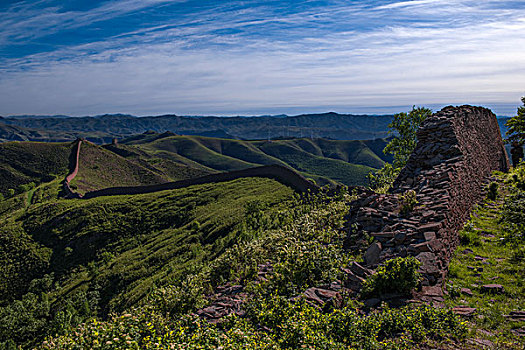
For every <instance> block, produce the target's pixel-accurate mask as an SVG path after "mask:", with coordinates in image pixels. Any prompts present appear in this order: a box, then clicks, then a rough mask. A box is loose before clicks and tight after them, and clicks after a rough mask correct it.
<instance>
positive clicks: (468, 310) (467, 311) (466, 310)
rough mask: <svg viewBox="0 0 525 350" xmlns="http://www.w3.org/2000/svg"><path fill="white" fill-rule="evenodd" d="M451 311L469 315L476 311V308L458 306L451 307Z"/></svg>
mask: <svg viewBox="0 0 525 350" xmlns="http://www.w3.org/2000/svg"><path fill="white" fill-rule="evenodd" d="M452 312H454V313H455V314H456V315H460V316H465V317H471V316H473V315H474V314H475V313H476V312H477V309H476V308H474V307H466V306H458V307H455V308H453V309H452Z"/></svg>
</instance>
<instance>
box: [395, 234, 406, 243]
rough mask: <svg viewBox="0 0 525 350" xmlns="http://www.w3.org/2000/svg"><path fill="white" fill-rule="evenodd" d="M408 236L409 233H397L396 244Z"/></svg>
mask: <svg viewBox="0 0 525 350" xmlns="http://www.w3.org/2000/svg"><path fill="white" fill-rule="evenodd" d="M406 236H407V235H406V234H405V233H404V232H399V233H396V235H395V236H394V243H395V244H401V243H403V242H404V241H405V239H406Z"/></svg>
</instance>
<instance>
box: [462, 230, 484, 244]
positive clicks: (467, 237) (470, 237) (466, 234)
mask: <svg viewBox="0 0 525 350" xmlns="http://www.w3.org/2000/svg"><path fill="white" fill-rule="evenodd" d="M459 241H460V243H461V245H467V246H468V245H473V246H476V247H477V246H480V245H481V239H480V238H479V235H478V234H477V233H476V232H473V231H468V230H462V231H460V232H459Z"/></svg>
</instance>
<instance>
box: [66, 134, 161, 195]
mask: <svg viewBox="0 0 525 350" xmlns="http://www.w3.org/2000/svg"><path fill="white" fill-rule="evenodd" d="M169 180H170V179H169V178H168V177H167V176H165V175H163V174H161V173H159V172H158V171H154V170H153V169H148V168H145V167H143V166H142V165H140V164H138V163H135V162H133V161H130V160H127V159H126V158H124V157H121V156H119V155H117V154H115V153H113V152H110V151H108V150H106V149H104V148H102V147H100V146H95V145H93V144H90V143H87V142H84V143H83V144H82V146H81V147H80V158H79V168H78V174H77V176H76V177H75V179H74V180H73V181H72V187H73V188H76V189H77V190H78V192H80V193H85V192H88V191H93V190H98V189H102V188H106V187H115V186H140V185H151V184H157V183H162V182H167V181H169Z"/></svg>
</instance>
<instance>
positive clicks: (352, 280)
mask: <svg viewBox="0 0 525 350" xmlns="http://www.w3.org/2000/svg"><path fill="white" fill-rule="evenodd" d="M343 271H344V272H346V281H345V286H346V287H347V288H349V289H351V290H353V291H354V292H359V291H360V290H361V288H362V286H363V283H365V279H364V278H362V277H359V276H357V275H355V274H354V273H353V272H352V271H350V270H348V269H344V270H343Z"/></svg>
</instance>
